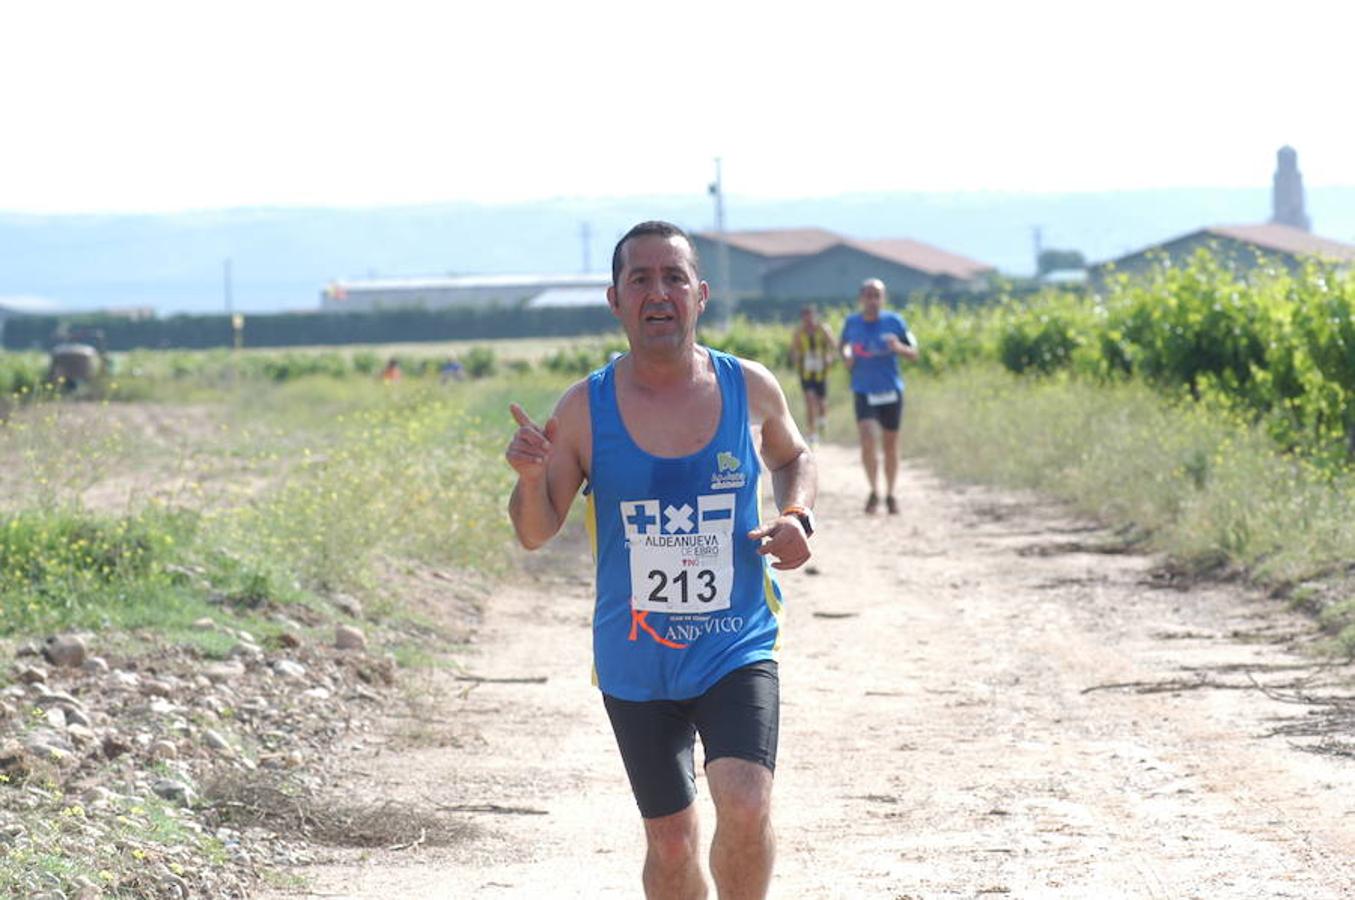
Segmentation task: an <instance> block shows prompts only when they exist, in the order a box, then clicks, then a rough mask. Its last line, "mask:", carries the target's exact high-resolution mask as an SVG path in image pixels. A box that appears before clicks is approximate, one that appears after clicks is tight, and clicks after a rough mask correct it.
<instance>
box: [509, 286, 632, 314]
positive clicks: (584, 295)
mask: <svg viewBox="0 0 1355 900" xmlns="http://www.w3.org/2000/svg"><path fill="white" fill-rule="evenodd" d="M610 283H611V282H610V281H608V284H610ZM606 305H607V290H606V288H599V287H597V286H596V285H592V286H589V287H571V288H547V289H546V290H544V291H542V292H541V293H539V294H537V295H536V296H535V297H533V298H532V299H530V300H528V301H527V308H528V309H544V308H546V307H560V306H571V307H577V306H606Z"/></svg>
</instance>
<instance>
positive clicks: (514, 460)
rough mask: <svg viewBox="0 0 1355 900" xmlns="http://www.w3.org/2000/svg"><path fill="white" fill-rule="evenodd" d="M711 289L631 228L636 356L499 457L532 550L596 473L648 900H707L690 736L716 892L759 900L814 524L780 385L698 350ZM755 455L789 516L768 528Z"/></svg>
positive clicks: (619, 720)
mask: <svg viewBox="0 0 1355 900" xmlns="http://www.w3.org/2000/svg"><path fill="white" fill-rule="evenodd" d="M708 297H709V288H708V287H707V285H706V283H705V282H704V281H702V280H701V279H700V275H699V272H698V263H697V257H696V251H695V248H694V247H693V246H692V242H691V239H690V238H689V237H688V236H687V235H686V234H685V233H684V232H683V231H682V230H681V229H679V228H677V227H676V226H674V225H670V224H668V223H666V222H644V223H641V224H640V225H637V226H635V227H634V228H632V229H631V230H630V231H629V232H628V233H627V234H626V235H625V237H623V238H622V239H621V240H620V242H618V243H617V245H616V249H615V251H614V253H613V256H612V286H611V287H610V288H608V290H607V302H608V304H609V305H610V306H611V309H612V314H613V315H615V316H616V317H617V319H618V320H620V322H621V326H622V328H623V329H624V330H625V332H626V338H627V341H628V343H629V346H630V352H629V353H626V354H624V355H622V356H621V357H619V358H618V359H616V360H613V361H612V362H610V363H608V364H607V365H606V366H604V367H603V368H601V369H599V370H598V371H596V372H594V373H593V374H592V375H590V376H589V377H588V378H586V379H584V380H582V381H580V382H578V383H577V384H575V385H574V386H572V387H571V388H569V390H567V391H566V392H565V394H564V396H563V397H562V398H561V399H560V401H559V403H558V404H557V405H556V407H555V411H554V413H553V414H552V415H551V417H550V418H549V419H548V420H547V421H546V423H545V425H544V426H538V425H537V424H535V423H534V422H533V421H532V420H531V419H530V418H528V417H527V414H526V413H524V412H523V411H522V408H521V407H520V406H518V405H517V404H513V405H512V407H511V409H512V412H513V416H514V418H515V419H516V420H517V422H518V425H519V427H518V430H517V432H516V434H515V435H514V436H513V439H512V442H511V443H510V444H509V447H508V452H507V454H506V455H507V459H508V463H509V464H510V465H511V466H512V467H513V469H514V470H515V471H516V472H517V476H518V480H517V485H516V487H515V488H514V489H513V496H512V498H511V500H510V501H509V506H508V508H509V513H510V515H511V516H512V519H513V526H514V528H515V529H516V530H517V534H518V539H519V540H520V541H521V542H522V544H523V546H525V547H528V548H535V547H539V546H541V545H542V544H544V543H545V542H546V541H548V540H550V538H551V537H553V536H554V535H555V534H556V532H558V531H559V529H560V527H561V525H562V524H563V523H564V521H565V518H566V516H567V515H568V513H569V508H570V504H571V503H572V501H573V499H574V495H575V494H576V493H577V491H578V490H579V487H580V486H581V485H583V484H584V483H585V482H587V488H586V489H585V493H586V495H587V498H588V513H587V525H588V530H589V534H590V536H591V537H592V539H593V546H594V555H595V558H596V562H597V602H596V607H595V609H594V614H593V660H594V674H595V679H596V682H597V684H598V687H599V688H601V690H602V694H603V703H604V705H605V707H606V709H607V714H608V716H609V718H610V719H611V722H612V728H613V730H614V731H615V733H616V739H617V745H618V746H619V748H620V750H621V757H622V761H623V763H624V764H625V768H626V773H627V775H628V777H629V779H630V783H631V788H632V790H633V792H634V794H635V799H636V802H637V805H638V806H639V808H640V814H641V816H642V817H643V819H644V828H645V837H646V842H647V847H648V849H647V853H646V857H645V863H644V870H643V884H644V889H645V893H646V896H648V897H651V898H658V897H674V898H699V897H705V896H706V891H707V886H706V880H705V876H704V875H703V874H702V872H701V865H700V860H699V854H698V846H699V833H698V823H697V817H696V810H695V807H694V805H693V800H694V798H695V795H696V789H695V773H694V767H693V759H692V757H693V743H694V740H695V735H696V734H697V733H699V734H700V735H701V742H702V744H703V746H704V747H705V755H706V758H705V771H706V780H707V783H708V784H709V786H710V792H711V799H712V800H713V801H714V802H715V811H716V828H715V836H714V839H713V841H712V843H711V850H710V869H711V874H712V876H713V877H714V880H715V885H716V889H717V890H718V892H719V895H720V897H722V898H745V897H748V898H757V897H764V896H766V893H767V889H768V886H769V884H770V882H771V871H772V860H773V856H774V839H773V834H772V828H771V791H772V772H773V769H774V767H775V764H776V745H777V729H778V724H779V694H778V682H777V664H776V662H775V651H776V649H777V645H778V643H779V635H780V613H781V591H780V588H779V586H778V585H777V582H776V580H775V578H774V577H773V573H772V571H771V569H793V568H796V567H798V566H800V565H802V564H804V562H805V561H806V560H808V559H809V544H808V537H809V535H810V534H811V533H812V532H813V527H814V520H813V515H812V513H811V512H810V511H809V510H810V507H811V506H812V505H813V502H814V496H815V485H816V478H815V471H814V462H813V457H812V456H811V455H810V453H809V450H808V448H807V447H806V446H805V443H804V440H803V438H801V436H800V433H799V431H798V429H797V428H796V426H795V422H794V420H793V419H792V418H791V415H790V412H789V410H788V408H787V405H786V398H785V396H784V395H783V394H782V392H781V389H780V387H779V386H778V384H777V382H776V379H775V378H774V377H773V376H772V374H771V373H770V372H768V371H767V369H766V368H764V367H763V366H761V365H759V364H757V363H754V362H750V361H747V360H741V359H737V358H735V357H733V356H728V355H726V354H723V353H718V352H716V351H713V350H710V349H707V348H705V347H701V346H699V345H697V344H696V339H695V336H696V323H697V319H698V317H699V316H700V315H701V313H702V311H703V310H704V309H705V307H706V301H707V299H708ZM755 425H761V431H760V443H759V444H758V445H757V446H756V447H755V446H754V443H753V438H752V432H751V430H750V429H751V427H752V426H755ZM759 456H760V457H761V462H762V463H765V465H766V467H767V469H768V471H769V472H770V473H771V476H772V489H773V492H774V494H775V498H776V502H777V504H778V506H777V508H778V509H780V510H781V513H780V514H779V515H778V516H776V517H775V518H773V519H771V520H770V521H767V522H761V521H760V516H759V511H758V500H759V489H758V476H759V465H760V463H759Z"/></svg>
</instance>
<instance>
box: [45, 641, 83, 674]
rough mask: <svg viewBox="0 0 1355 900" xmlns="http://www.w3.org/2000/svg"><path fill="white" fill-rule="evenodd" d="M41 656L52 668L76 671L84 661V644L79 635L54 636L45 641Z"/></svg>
mask: <svg viewBox="0 0 1355 900" xmlns="http://www.w3.org/2000/svg"><path fill="white" fill-rule="evenodd" d="M42 655H43V657H44V658H45V659H46V660H47V661H48V662H49V663H51V664H52V665H54V666H61V667H64V668H68V669H78V668H80V666H81V664H83V663H84V661H85V655H86V654H85V642H84V640H83V639H81V638H80V636H79V635H74V634H56V635H53V636H51V637H49V638H48V639H47V643H46V644H44V645H43V648H42Z"/></svg>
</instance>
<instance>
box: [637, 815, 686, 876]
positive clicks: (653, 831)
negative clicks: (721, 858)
mask: <svg viewBox="0 0 1355 900" xmlns="http://www.w3.org/2000/svg"><path fill="white" fill-rule="evenodd" d="M645 839H646V841H647V842H648V844H649V855H650V857H651V858H652V859H653V860H654V862H655V863H656V864H657V865H659V866H660V867H662V868H665V869H680V868H682V867H683V866H685V865H687V864H688V863H690V862H691V861H692V860H693V859H695V858H696V856H697V854H698V853H699V852H700V846H699V844H700V842H699V840H698V835H697V830H696V816H695V815H692V814H691V811H690V810H684V811H683V812H680V813H677V814H675V815H672V816H664V817H663V818H662V819H647V820H646V821H645Z"/></svg>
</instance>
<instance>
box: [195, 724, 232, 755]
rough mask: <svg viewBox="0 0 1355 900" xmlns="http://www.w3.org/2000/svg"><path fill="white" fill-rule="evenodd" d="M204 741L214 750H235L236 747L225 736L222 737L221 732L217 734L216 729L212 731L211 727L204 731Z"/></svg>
mask: <svg viewBox="0 0 1355 900" xmlns="http://www.w3.org/2000/svg"><path fill="white" fill-rule="evenodd" d="M202 741H203V743H205V744H206V745H207V746H208V747H211V748H212V749H213V750H221V751H225V752H234V749H235V748H233V747H232V746H231V745H230V744H229V743H228V742H227V741H226V739H225V738H224V737H222V736H221V735H220V734H217V733H216V732H215V731H212V730H211V729H208V730H207V731H204V732H203V733H202Z"/></svg>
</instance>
